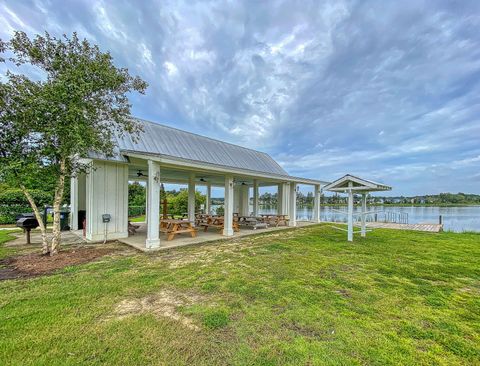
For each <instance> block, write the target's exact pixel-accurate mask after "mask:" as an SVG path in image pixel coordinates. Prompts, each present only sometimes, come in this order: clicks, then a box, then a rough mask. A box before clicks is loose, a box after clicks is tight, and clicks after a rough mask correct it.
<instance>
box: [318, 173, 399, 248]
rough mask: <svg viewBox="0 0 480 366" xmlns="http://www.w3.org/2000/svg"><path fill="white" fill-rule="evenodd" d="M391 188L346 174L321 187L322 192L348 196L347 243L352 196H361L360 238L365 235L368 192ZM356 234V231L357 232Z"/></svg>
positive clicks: (350, 220)
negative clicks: (357, 194) (355, 194)
mask: <svg viewBox="0 0 480 366" xmlns="http://www.w3.org/2000/svg"><path fill="white" fill-rule="evenodd" d="M391 189H392V187H390V186H387V185H385V184H382V183H377V182H373V181H371V180H367V179H362V178H358V177H355V176H353V175H350V174H347V175H345V176H343V177H342V178H340V179H337V180H336V181H334V182H332V183H330V184H327V185H326V186H325V187H323V190H324V191H330V192H337V193H347V194H348V211H347V223H348V227H347V233H348V235H347V238H348V241H353V234H354V231H353V216H354V214H353V195H354V193H359V194H361V195H362V210H361V213H360V215H361V228H360V233H361V236H363V237H365V236H366V235H367V228H366V226H367V225H366V216H367V214H369V212H367V194H368V193H370V192H379V191H390V190H391ZM357 232H358V231H357Z"/></svg>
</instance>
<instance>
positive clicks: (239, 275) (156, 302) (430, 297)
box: [0, 226, 480, 365]
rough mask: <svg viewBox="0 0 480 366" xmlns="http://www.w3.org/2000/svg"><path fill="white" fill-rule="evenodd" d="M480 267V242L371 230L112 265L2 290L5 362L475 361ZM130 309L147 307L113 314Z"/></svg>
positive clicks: (293, 235) (287, 235)
mask: <svg viewBox="0 0 480 366" xmlns="http://www.w3.org/2000/svg"><path fill="white" fill-rule="evenodd" d="M479 258H480V235H479V234H470V233H468V234H454V233H439V234H431V233H419V232H408V231H399V230H375V231H373V232H372V233H369V236H368V238H366V239H361V238H357V237H356V238H355V243H354V244H351V243H348V242H346V240H345V233H342V232H338V231H335V230H333V229H331V228H329V227H327V226H312V227H308V228H302V229H297V230H291V231H282V232H277V233H269V234H260V235H257V236H253V237H247V238H244V239H238V240H236V241H230V242H218V243H214V244H208V245H203V246H194V247H184V248H181V249H176V250H172V251H165V252H160V253H156V254H152V255H146V254H132V255H117V256H111V257H105V258H103V259H101V260H100V261H97V262H93V263H89V264H86V265H81V266H75V267H69V268H66V269H65V270H63V271H61V272H60V273H57V274H55V275H51V276H45V277H39V278H34V279H29V280H25V279H23V280H9V281H3V282H0V360H3V361H2V364H12V365H73V364H89V365H99V364H122V365H140V364H172V365H187V364H188V365H191V364H199V365H216V364H219V365H226V364H234V365H305V364H308V365H398V364H403V365H413V364H419V365H434V364H439V365H472V364H478V363H479V359H480V264H479V260H478V259H479ZM165 291H167V292H165ZM159 293H161V294H163V295H162V296H159V295H158V294H159ZM165 294H167V295H165ZM168 294H178V296H179V299H180V298H188V299H190V300H189V301H183V302H182V301H180V300H179V299H177V300H175V299H170V300H168V299H166V298H168V297H169V295H168ZM125 301H134V302H135V301H136V302H137V304H142V305H141V306H143V307H142V308H138V309H134V311H131V313H132V314H130V315H128V316H122V313H120V315H119V313H118V309H119V304H120V305H121V304H124V302H125ZM165 301H167V302H168V301H171V302H172V304H173V305H171V304H170V305H168V306H166V305H165ZM162 304H163V305H162ZM169 306H170V307H169ZM165 309H166V310H165ZM172 309H173V310H172ZM172 312H173V315H172ZM124 315H125V314H124ZM182 319H188V320H189V321H191V322H193V324H196V326H197V328H196V329H195V330H193V329H192V328H191V327H188V326H186V325H185V322H183V321H182Z"/></svg>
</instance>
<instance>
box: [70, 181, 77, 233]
mask: <svg viewBox="0 0 480 366" xmlns="http://www.w3.org/2000/svg"><path fill="white" fill-rule="evenodd" d="M70 227H71V229H72V230H78V178H77V177H72V178H71V179H70Z"/></svg>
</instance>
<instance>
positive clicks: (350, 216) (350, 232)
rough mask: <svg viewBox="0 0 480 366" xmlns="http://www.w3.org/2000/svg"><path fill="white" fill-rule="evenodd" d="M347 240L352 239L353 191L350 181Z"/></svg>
mask: <svg viewBox="0 0 480 366" xmlns="http://www.w3.org/2000/svg"><path fill="white" fill-rule="evenodd" d="M348 187H349V188H350V189H349V190H348V218H347V219H348V236H347V239H348V241H353V192H352V182H349V183H348Z"/></svg>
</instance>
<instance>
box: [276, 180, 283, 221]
mask: <svg viewBox="0 0 480 366" xmlns="http://www.w3.org/2000/svg"><path fill="white" fill-rule="evenodd" d="M277 187H278V188H277V214H278V215H282V214H283V184H282V183H280V184H278V185H277Z"/></svg>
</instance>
